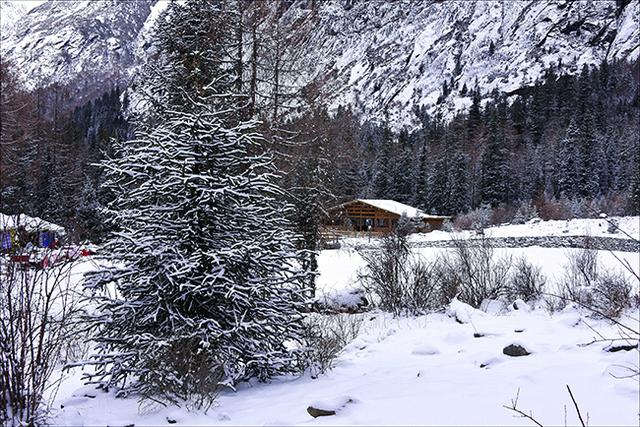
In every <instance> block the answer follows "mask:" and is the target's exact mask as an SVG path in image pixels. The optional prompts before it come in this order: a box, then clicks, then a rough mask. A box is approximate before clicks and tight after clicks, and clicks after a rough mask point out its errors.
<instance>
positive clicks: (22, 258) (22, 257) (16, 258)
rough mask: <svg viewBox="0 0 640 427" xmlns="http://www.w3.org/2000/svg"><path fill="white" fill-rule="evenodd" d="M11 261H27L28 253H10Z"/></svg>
mask: <svg viewBox="0 0 640 427" xmlns="http://www.w3.org/2000/svg"><path fill="white" fill-rule="evenodd" d="M11 261H12V262H19V263H21V264H28V263H29V255H11Z"/></svg>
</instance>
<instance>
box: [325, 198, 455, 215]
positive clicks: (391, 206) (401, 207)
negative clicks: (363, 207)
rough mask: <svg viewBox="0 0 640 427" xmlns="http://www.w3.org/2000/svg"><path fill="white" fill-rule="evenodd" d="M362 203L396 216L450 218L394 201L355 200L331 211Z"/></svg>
mask: <svg viewBox="0 0 640 427" xmlns="http://www.w3.org/2000/svg"><path fill="white" fill-rule="evenodd" d="M356 202H362V203H365V204H367V205H370V206H373V207H375V208H378V209H382V210H383V211H387V212H391V213H393V214H396V215H400V216H401V215H403V214H405V215H407V216H408V217H410V218H415V217H418V218H422V219H430V218H431V219H446V218H451V217H450V216H444V215H429V214H426V213H424V212H423V211H421V210H420V209H418V208H414V207H413V206H409V205H405V204H404V203H400V202H396V201H395V200H387V199H356V200H352V201H350V202H346V203H343V204H341V205H339V206H336V207H335V208H333V209H338V208H344V207H345V206H348V205H350V204H353V203H356Z"/></svg>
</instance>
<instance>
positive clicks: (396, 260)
mask: <svg viewBox="0 0 640 427" xmlns="http://www.w3.org/2000/svg"><path fill="white" fill-rule="evenodd" d="M406 238H407V235H406V234H404V233H403V232H402V230H401V229H397V230H396V231H395V232H394V233H391V234H389V235H387V236H385V237H383V239H382V241H381V246H380V249H379V250H373V251H371V250H363V251H360V255H361V256H362V258H363V259H364V261H365V263H366V267H365V269H364V270H363V271H362V272H361V274H360V276H359V280H360V283H361V285H362V287H363V289H364V290H365V291H366V292H367V293H368V294H369V295H370V299H371V301H373V302H375V303H377V304H378V306H379V307H380V308H381V309H382V310H385V311H389V312H391V313H393V314H394V315H396V316H397V315H401V314H418V313H424V312H425V311H428V310H431V309H434V308H438V307H440V306H441V305H442V301H441V298H440V293H439V289H438V286H439V283H438V275H437V274H436V273H437V271H438V266H437V263H436V262H431V263H428V262H426V261H424V260H422V259H419V258H416V257H415V256H413V255H412V254H411V251H410V249H409V245H408V243H407V239H406Z"/></svg>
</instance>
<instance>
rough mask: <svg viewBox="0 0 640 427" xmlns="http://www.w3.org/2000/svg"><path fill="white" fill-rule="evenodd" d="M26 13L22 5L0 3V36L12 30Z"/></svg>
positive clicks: (25, 8) (4, 0)
mask: <svg viewBox="0 0 640 427" xmlns="http://www.w3.org/2000/svg"><path fill="white" fill-rule="evenodd" d="M27 11H28V8H27V7H26V6H25V4H24V3H18V2H12V1H6V0H2V1H0V36H1V35H3V34H7V33H10V32H12V31H13V30H14V28H15V26H16V24H17V22H18V20H19V19H20V18H22V16H23V15H25V14H26V13H27Z"/></svg>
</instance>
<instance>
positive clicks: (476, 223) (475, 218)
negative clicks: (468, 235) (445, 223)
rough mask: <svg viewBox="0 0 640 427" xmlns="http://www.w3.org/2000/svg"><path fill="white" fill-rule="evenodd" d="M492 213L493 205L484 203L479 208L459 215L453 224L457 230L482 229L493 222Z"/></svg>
mask: <svg viewBox="0 0 640 427" xmlns="http://www.w3.org/2000/svg"><path fill="white" fill-rule="evenodd" d="M491 215H492V210H491V207H490V206H489V205H482V206H480V207H479V208H477V209H474V210H471V211H469V212H467V213H465V214H462V215H458V216H457V217H456V218H455V221H454V224H453V225H454V227H455V228H456V229H457V230H481V229H483V228H485V227H487V226H489V225H490V224H491Z"/></svg>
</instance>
